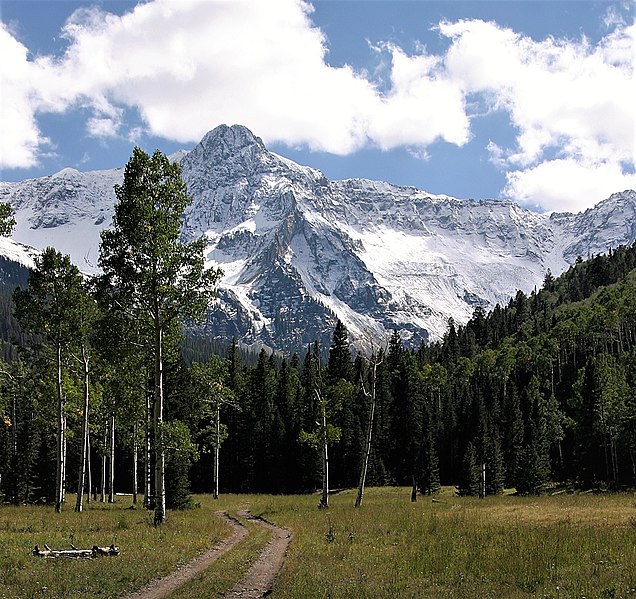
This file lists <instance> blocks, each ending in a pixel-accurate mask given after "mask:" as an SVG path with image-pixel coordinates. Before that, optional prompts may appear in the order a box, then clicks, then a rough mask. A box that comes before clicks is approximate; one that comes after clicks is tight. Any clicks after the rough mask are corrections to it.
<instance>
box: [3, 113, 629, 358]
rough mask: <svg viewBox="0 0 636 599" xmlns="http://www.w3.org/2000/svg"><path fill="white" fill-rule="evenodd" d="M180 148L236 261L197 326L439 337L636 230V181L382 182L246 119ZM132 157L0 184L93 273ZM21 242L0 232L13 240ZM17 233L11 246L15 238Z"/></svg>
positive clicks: (41, 233) (198, 205) (209, 234)
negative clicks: (537, 185) (569, 198)
mask: <svg viewBox="0 0 636 599" xmlns="http://www.w3.org/2000/svg"><path fill="white" fill-rule="evenodd" d="M173 159H175V160H179V162H180V164H181V167H182V170H183V178H184V180H185V182H186V184H187V187H188V192H189V194H190V196H191V198H192V204H191V206H189V207H188V208H187V209H186V212H185V213H184V219H183V228H182V235H183V237H184V238H185V239H187V240H190V239H193V238H195V237H198V236H200V235H205V236H206V238H207V240H208V246H207V250H206V260H207V262H208V264H209V265H211V266H220V267H221V268H222V269H223V270H224V272H225V276H224V278H223V280H222V282H221V285H220V288H219V301H218V302H217V303H216V304H215V305H213V306H212V307H211V309H210V312H209V315H208V318H207V320H206V322H205V323H204V324H203V325H201V326H202V327H203V328H204V329H205V331H206V332H207V333H210V334H212V335H215V336H220V337H232V336H236V337H237V338H238V339H239V340H241V341H243V342H245V343H252V342H256V341H260V342H264V343H266V344H268V345H269V346H271V347H274V348H277V349H282V350H286V351H298V350H300V349H301V348H303V347H304V346H306V345H307V343H309V342H311V341H313V340H315V339H320V340H321V341H322V342H323V343H326V344H328V343H329V340H330V338H331V333H332V331H333V328H334V326H335V322H336V319H338V318H339V319H340V320H341V321H342V322H343V323H344V324H345V326H346V327H347V329H348V330H349V332H350V333H351V337H352V339H357V340H359V342H360V343H362V344H363V343H364V340H365V339H371V338H373V339H375V340H377V339H381V338H383V337H385V336H386V334H387V332H389V331H391V330H392V329H394V328H397V329H399V330H400V331H402V335H403V337H404V339H405V340H406V341H407V343H410V344H419V343H420V341H428V340H434V339H438V338H440V337H441V336H442V335H443V333H444V331H445V330H446V327H447V322H448V318H449V317H451V316H452V317H453V318H454V319H455V321H456V322H458V323H465V322H466V321H467V320H468V318H470V316H471V314H472V313H473V311H474V309H475V308H476V307H477V306H482V307H484V308H485V309H490V308H492V307H494V306H495V304H496V303H501V304H505V303H507V302H508V301H509V299H510V298H511V297H512V296H514V294H515V293H516V291H517V290H519V289H521V290H523V291H524V292H529V291H531V290H532V289H534V288H535V287H540V286H541V284H542V282H543V280H544V277H545V275H546V272H547V271H548V269H549V270H550V271H551V272H552V273H553V274H554V275H558V274H560V273H561V272H563V271H564V270H566V269H567V268H568V266H569V265H570V264H573V263H574V261H575V260H576V258H577V256H582V257H584V258H586V257H588V256H589V255H592V254H598V253H604V252H607V251H608V249H609V248H610V247H616V246H618V245H621V244H631V243H632V242H633V241H634V240H635V239H636V192H634V191H624V192H621V193H616V194H613V195H612V196H611V197H610V198H607V199H605V200H603V198H599V200H603V201H600V203H599V204H597V206H595V207H594V208H592V209H589V210H586V211H585V212H582V213H579V214H570V213H553V214H540V213H537V212H533V211H530V210H527V209H524V208H522V207H520V206H519V205H517V204H515V203H513V202H510V201H500V200H460V199H455V198H452V197H449V196H444V195H441V196H440V195H431V194H428V193H426V192H424V191H421V190H418V189H415V188H412V187H399V186H395V185H391V184H389V183H384V182H380V181H369V180H363V179H347V180H342V181H329V180H328V179H327V178H326V177H325V176H324V175H323V174H322V173H321V172H320V171H318V170H315V169H312V168H309V167H306V166H301V165H298V164H296V163H294V162H292V161H291V160H288V159H286V158H284V157H282V156H279V155H277V154H274V153H272V152H269V151H268V150H267V148H266V147H265V146H264V144H263V143H262V141H261V140H260V139H259V138H258V137H256V136H254V135H253V134H252V133H251V132H250V131H249V130H248V129H247V128H245V127H243V126H240V125H234V126H232V127H228V126H225V125H222V126H219V127H217V128H216V129H214V130H212V131H210V132H209V133H208V134H206V135H205V137H204V138H203V139H202V140H201V142H200V143H199V144H198V145H197V146H196V147H195V148H194V149H192V150H191V151H189V152H180V153H178V154H176V155H173ZM122 178H123V168H118V169H113V170H107V171H94V172H80V171H77V170H74V169H64V170H62V171H60V172H59V173H56V174H54V175H51V176H49V177H42V178H39V179H31V180H27V181H22V182H19V183H7V182H4V183H0V201H4V202H7V201H8V202H10V203H11V204H12V206H13V208H14V210H15V217H16V220H17V223H18V224H17V226H16V229H15V232H14V234H13V240H15V241H16V242H20V243H22V244H26V245H28V246H33V247H34V248H37V249H39V250H42V249H44V248H45V247H47V246H54V247H55V248H56V249H58V250H60V251H62V252H63V253H68V254H70V255H71V257H72V259H73V261H74V262H75V263H76V264H77V265H78V266H79V267H80V268H81V269H82V270H84V271H86V272H96V271H97V262H98V253H99V252H98V250H99V232H100V230H102V229H103V228H106V227H108V226H109V225H110V223H111V219H112V214H113V206H114V204H115V194H114V191H113V186H114V185H115V184H116V183H119V182H121V180H122ZM9 245H10V244H5V245H3V246H0V253H2V254H3V255H7V256H8V255H9V254H10V253H11V251H15V250H12V249H10V248H9ZM5 246H6V247H5Z"/></svg>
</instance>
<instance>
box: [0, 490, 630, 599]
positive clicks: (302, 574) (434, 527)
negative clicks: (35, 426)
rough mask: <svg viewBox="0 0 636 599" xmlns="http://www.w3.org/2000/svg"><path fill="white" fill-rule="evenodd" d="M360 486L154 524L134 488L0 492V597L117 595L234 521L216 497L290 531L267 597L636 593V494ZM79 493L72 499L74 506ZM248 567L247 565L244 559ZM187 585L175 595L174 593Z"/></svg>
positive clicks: (244, 501)
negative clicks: (50, 498)
mask: <svg viewBox="0 0 636 599" xmlns="http://www.w3.org/2000/svg"><path fill="white" fill-rule="evenodd" d="M354 499H355V492H354V491H345V492H343V493H339V494H337V495H334V496H332V498H331V507H330V508H329V510H318V509H317V505H318V497H317V496H275V497H274V496H267V495H253V496H244V495H228V496H222V497H221V499H220V500H218V501H213V500H212V499H211V498H210V497H209V496H200V497H197V498H196V500H197V501H200V502H201V507H200V508H199V509H196V510H190V511H185V512H176V513H175V512H169V514H168V520H167V522H166V524H165V525H164V526H162V527H160V528H154V527H153V526H152V515H151V514H149V513H147V512H146V511H145V510H143V509H138V510H128V509H126V508H127V507H128V506H129V503H128V502H129V500H120V502H119V503H116V504H115V505H113V506H108V505H99V504H97V505H93V506H92V508H91V509H90V510H89V511H87V512H85V513H83V514H75V513H73V512H72V511H71V507H67V508H66V510H65V511H64V512H63V513H62V514H55V513H54V511H53V509H52V508H51V507H47V506H24V507H11V506H0V598H7V599H9V598H10V599H29V598H35V597H55V598H58V597H59V598H61V597H65V598H74V597H87V596H91V597H111V598H113V597H117V596H120V595H122V594H124V593H125V592H127V591H130V590H132V589H135V588H140V587H141V586H143V585H144V584H145V583H146V582H148V581H149V580H150V579H152V578H155V577H157V576H161V575H165V574H167V573H168V572H170V571H171V570H174V569H176V568H177V567H178V566H179V565H180V564H183V563H185V562H186V561H188V560H189V559H191V558H192V557H194V556H195V555H197V554H199V553H200V552H202V551H204V550H205V549H208V548H209V547H211V546H212V545H214V544H215V543H216V542H217V541H218V540H219V539H220V538H221V537H223V536H225V535H227V534H229V530H228V529H227V527H226V525H225V524H224V523H223V522H222V521H221V520H219V519H218V518H216V517H215V516H214V514H213V512H214V511H216V510H227V511H229V512H230V513H236V511H238V510H239V509H245V508H248V509H250V510H251V511H252V512H253V513H255V514H257V515H261V516H263V517H265V518H266V519H268V520H270V521H273V522H275V523H276V524H279V525H281V526H284V527H286V528H289V529H290V530H291V531H292V533H293V538H292V542H291V545H290V548H289V554H288V557H287V561H286V563H285V565H284V567H283V570H282V572H281V574H280V576H279V578H278V580H277V581H276V584H275V587H274V592H273V594H272V597H279V598H281V599H283V598H284V599H293V598H302V599H310V598H312V597H316V598H319V597H331V598H332V599H336V598H338V597H342V598H346V599H353V598H354V597H355V598H356V599H364V598H373V599H376V598H377V599H382V598H389V597H391V598H393V599H395V598H401V597H417V598H429V597H431V598H437V597H440V598H441V597H463V598H475V597H479V598H483V597H497V598H511V599H515V598H529V597H536V598H539V597H541V598H550V597H551V598H566V597H567V598H570V597H574V598H582V597H587V598H592V597H594V598H601V599H607V598H611V597H614V598H619V597H621V598H629V597H634V598H635V599H636V497H635V496H634V495H633V494H627V493H626V494H607V495H592V494H590V495H584V494H574V495H567V494H561V495H557V496H553V497H550V496H546V497H533V498H524V497H515V496H501V497H489V498H486V499H484V500H479V499H474V498H463V497H462V498H460V497H455V496H454V494H453V493H452V490H449V489H445V490H444V492H443V493H441V494H440V495H439V496H437V497H436V498H435V499H436V501H435V502H433V501H432V500H431V498H426V497H420V498H419V500H418V502H417V503H411V502H410V501H409V490H408V489H399V488H397V489H396V488H382V489H368V490H367V493H366V495H365V500H364V503H363V505H362V507H361V508H360V509H355V508H354V507H353V502H354ZM70 505H72V504H69V506H70ZM70 542H73V543H74V544H75V545H76V546H78V547H80V546H81V547H83V546H92V545H93V544H95V543H96V544H100V545H110V543H113V542H114V543H115V544H117V545H119V546H120V548H121V550H122V554H121V556H120V557H117V558H108V559H94V560H79V561H78V560H44V559H41V558H35V557H32V556H31V550H32V549H33V546H34V545H35V544H36V543H38V544H40V545H41V544H43V543H47V544H48V545H50V546H51V547H56V548H62V547H68V546H69V544H70ZM265 542H266V535H263V533H262V531H261V532H255V534H254V535H253V536H252V537H251V538H250V539H249V540H248V541H246V542H244V543H243V544H241V545H239V546H237V547H236V549H235V552H232V553H231V554H228V555H227V556H226V557H225V558H224V559H220V560H218V561H217V562H215V564H214V566H213V568H212V569H210V570H209V571H206V572H205V573H203V574H201V575H200V576H199V577H198V578H197V579H196V580H195V581H193V583H192V586H190V588H189V589H183V592H184V593H186V594H185V595H184V596H187V597H193V598H194V597H197V596H204V595H202V593H204V594H208V593H209V594H208V596H218V594H219V593H222V592H223V591H224V589H227V588H229V586H231V583H232V582H233V581H234V582H235V581H236V580H237V579H238V577H240V575H241V572H242V571H243V570H245V569H247V567H248V566H249V564H250V563H252V562H253V561H254V559H256V555H257V554H258V551H259V549H260V547H262V546H263V544H264V543H265ZM239 570H240V571H239ZM176 596H181V595H178V594H177V595H176Z"/></svg>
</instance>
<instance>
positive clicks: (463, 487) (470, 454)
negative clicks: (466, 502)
mask: <svg viewBox="0 0 636 599" xmlns="http://www.w3.org/2000/svg"><path fill="white" fill-rule="evenodd" d="M479 487H480V471H479V464H478V462H477V451H476V450H475V446H474V445H473V444H472V442H471V443H469V444H468V445H467V447H466V451H465V452H464V457H463V459H462V470H461V478H460V480H459V485H458V487H457V494H458V495H462V496H464V495H479Z"/></svg>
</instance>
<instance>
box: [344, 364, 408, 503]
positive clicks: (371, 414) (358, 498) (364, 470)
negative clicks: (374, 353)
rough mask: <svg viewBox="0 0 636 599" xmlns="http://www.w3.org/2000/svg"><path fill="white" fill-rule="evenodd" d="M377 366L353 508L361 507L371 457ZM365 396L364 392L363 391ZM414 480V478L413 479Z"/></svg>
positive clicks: (374, 370) (376, 366) (374, 371)
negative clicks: (365, 443) (364, 448)
mask: <svg viewBox="0 0 636 599" xmlns="http://www.w3.org/2000/svg"><path fill="white" fill-rule="evenodd" d="M377 368H378V365H377V364H376V363H375V360H374V362H373V380H372V381H371V410H370V412H369V422H368V423H367V448H366V451H365V454H364V462H363V464H362V469H361V471H360V482H359V483H358V495H357V496H356V502H355V507H360V506H361V505H362V497H363V496H364V484H365V482H366V479H367V470H368V468H369V456H370V455H371V435H372V434H373V417H374V414H375V380H376V372H377ZM365 395H366V391H365ZM413 480H415V477H413Z"/></svg>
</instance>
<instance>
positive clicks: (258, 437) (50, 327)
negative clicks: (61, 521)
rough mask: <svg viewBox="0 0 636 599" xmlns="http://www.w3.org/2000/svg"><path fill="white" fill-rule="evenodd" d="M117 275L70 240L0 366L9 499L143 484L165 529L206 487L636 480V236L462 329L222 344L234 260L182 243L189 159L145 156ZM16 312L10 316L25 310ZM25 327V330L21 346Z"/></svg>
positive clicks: (90, 493)
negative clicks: (196, 326) (264, 345)
mask: <svg viewBox="0 0 636 599" xmlns="http://www.w3.org/2000/svg"><path fill="white" fill-rule="evenodd" d="M116 195H117V200H118V201H117V204H116V208H115V217H114V220H113V226H112V228H111V229H109V230H106V231H104V232H103V234H102V243H101V246H100V267H101V269H102V274H101V275H100V276H98V277H95V278H86V277H84V276H82V275H81V273H79V271H78V270H77V268H76V267H75V266H74V265H73V264H72V263H71V262H70V259H69V258H68V256H63V255H61V254H60V253H59V252H57V251H56V250H54V249H53V248H48V249H47V250H45V251H44V252H43V254H42V255H41V256H40V257H39V258H37V259H36V268H35V269H34V270H33V271H32V272H31V274H30V276H29V278H28V281H26V282H25V281H22V282H21V283H22V285H21V287H20V288H19V289H18V290H17V291H16V292H15V294H14V296H13V303H14V308H13V312H12V314H11V318H12V319H14V320H10V322H11V327H12V328H13V329H15V328H16V324H15V323H19V325H20V329H19V330H20V335H19V339H20V344H21V348H20V350H19V352H18V355H17V356H16V355H15V352H5V356H6V357H7V361H6V362H5V363H3V364H2V365H1V366H0V415H2V422H1V423H0V477H1V478H0V494H2V497H3V498H4V500H5V501H10V502H14V503H20V502H33V501H47V502H51V503H53V504H54V505H55V506H56V509H58V510H59V509H61V507H62V505H63V503H64V500H65V491H66V490H67V489H71V490H73V491H76V492H77V494H76V505H75V509H76V510H78V511H79V510H82V509H84V507H85V503H84V502H85V501H86V502H90V501H91V500H93V501H94V500H95V499H97V498H99V499H100V500H102V501H108V500H110V501H113V500H114V493H115V490H118V491H120V492H129V493H133V499H134V500H135V501H136V499H137V493H140V494H143V496H144V502H145V504H146V506H147V507H149V508H153V509H154V510H155V521H156V522H157V523H161V522H162V521H163V520H164V519H165V515H166V514H165V510H166V508H167V507H187V506H188V505H190V503H191V498H190V493H191V492H211V493H213V494H214V495H215V496H218V494H219V493H220V492H228V491H232V492H268V493H299V492H312V491H315V490H317V489H322V493H321V499H320V504H321V505H322V506H323V507H326V506H327V505H328V498H329V492H330V490H333V489H338V488H349V487H356V486H357V487H358V496H357V500H356V503H357V505H359V504H360V503H361V502H362V497H363V493H364V487H365V485H407V486H409V487H411V489H412V494H411V495H412V499H416V498H417V495H418V494H420V493H425V494H430V493H435V492H436V491H437V490H438V489H439V488H440V486H441V485H455V486H456V488H457V491H458V493H460V494H465V495H487V494H497V493H501V492H502V491H503V489H504V488H509V487H514V488H516V490H517V491H518V492H520V493H541V492H543V491H544V490H546V489H547V488H549V486H550V485H553V484H565V485H569V486H572V487H579V488H599V487H602V488H621V487H625V486H634V485H635V484H636V459H635V458H636V455H635V454H636V347H635V345H636V245H634V246H631V247H619V248H616V249H614V250H612V251H610V252H609V253H608V254H607V255H599V256H595V257H592V258H591V259H589V260H587V261H583V260H582V259H579V260H577V263H576V264H575V265H573V266H572V267H571V268H570V269H569V270H568V271H567V272H566V273H564V274H563V275H561V276H560V277H558V278H555V277H553V276H552V275H551V273H550V272H549V271H548V273H547V274H546V277H545V280H544V283H543V286H542V288H541V289H540V290H538V291H534V292H532V293H531V294H529V295H527V294H524V293H523V292H518V293H517V294H516V296H515V297H514V298H512V299H511V300H510V302H509V303H508V305H506V306H499V305H497V306H496V307H495V308H494V309H493V310H492V311H490V312H486V311H485V310H483V309H481V308H478V309H477V310H475V312H474V314H473V316H472V318H471V319H470V321H469V322H468V323H467V324H466V325H463V326H459V325H457V324H456V323H455V322H454V321H453V320H452V319H449V323H448V329H447V332H446V334H445V336H444V338H443V339H442V340H441V341H439V342H437V343H434V344H430V345H422V346H420V347H419V348H410V347H407V346H406V345H405V343H404V341H403V339H402V338H401V336H400V332H399V331H397V330H396V331H394V332H393V334H392V335H391V336H390V337H389V338H388V339H376V340H373V342H371V343H370V344H369V345H370V346H371V347H370V348H368V351H367V353H361V352H356V351H354V350H353V346H352V345H351V343H350V340H349V335H348V332H347V330H346V328H345V326H344V325H343V324H342V323H341V322H338V323H337V325H336V327H335V330H334V331H333V335H332V341H331V344H330V346H329V347H328V348H323V347H321V346H320V344H319V342H315V343H313V344H312V345H310V346H309V347H307V348H306V350H305V351H304V352H303V353H302V354H301V355H298V354H294V355H293V356H282V355H279V354H276V353H272V352H268V351H266V350H265V349H263V350H262V351H260V353H259V354H258V357H257V358H256V359H246V356H245V354H244V353H243V352H242V350H241V348H240V346H239V344H238V343H237V341H236V340H233V341H232V342H231V343H228V344H227V346H226V348H224V352H223V354H224V355H223V356H220V355H215V354H217V353H218V352H219V347H218V341H215V342H214V346H212V344H208V343H207V342H206V341H205V340H203V339H201V338H197V337H193V336H188V337H186V339H185V341H184V339H183V330H184V325H185V326H186V327H189V326H191V325H192V323H193V322H194V321H195V320H196V319H197V318H201V317H203V316H204V315H205V307H206V305H207V304H208V302H209V301H210V300H211V299H212V297H213V288H214V285H215V284H216V282H217V281H218V279H219V277H220V273H219V271H216V270H214V269H212V270H209V269H207V270H206V269H205V268H204V261H203V248H204V240H203V239H199V240H196V241H194V242H191V243H189V244H187V243H183V242H182V241H181V240H180V238H179V225H180V219H181V214H182V212H183V209H184V208H185V206H186V205H187V203H188V201H189V200H188V198H187V194H186V191H185V186H184V185H183V182H182V180H181V177H180V171H179V167H178V165H173V164H171V163H170V162H169V161H168V160H167V159H166V157H165V156H163V155H162V154H161V153H159V152H156V153H155V154H154V155H153V156H152V157H150V156H148V155H146V154H144V153H143V152H142V151H141V150H138V149H136V150H135V152H134V154H133V156H132V158H131V160H130V161H129V163H128V165H127V167H126V172H125V176H124V181H123V183H122V185H121V186H117V187H116ZM7 322H9V319H7ZM16 337H18V336H16Z"/></svg>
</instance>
